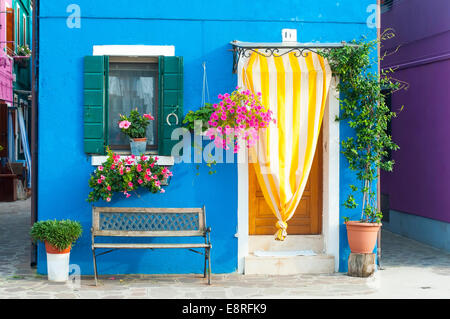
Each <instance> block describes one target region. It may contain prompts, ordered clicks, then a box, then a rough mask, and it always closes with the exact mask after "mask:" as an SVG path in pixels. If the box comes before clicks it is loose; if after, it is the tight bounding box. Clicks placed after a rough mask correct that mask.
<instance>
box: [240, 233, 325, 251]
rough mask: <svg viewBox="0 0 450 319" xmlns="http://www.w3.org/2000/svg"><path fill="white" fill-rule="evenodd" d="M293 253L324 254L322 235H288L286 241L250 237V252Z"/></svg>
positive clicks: (268, 237) (269, 236)
mask: <svg viewBox="0 0 450 319" xmlns="http://www.w3.org/2000/svg"><path fill="white" fill-rule="evenodd" d="M257 250H266V251H286V250H289V251H292V250H312V251H314V252H315V253H317V254H320V253H323V252H324V246H323V236H322V235H288V236H287V237H286V239H285V240H284V241H279V240H275V239H274V236H272V235H257V236H249V237H248V251H249V253H253V252H255V251H257Z"/></svg>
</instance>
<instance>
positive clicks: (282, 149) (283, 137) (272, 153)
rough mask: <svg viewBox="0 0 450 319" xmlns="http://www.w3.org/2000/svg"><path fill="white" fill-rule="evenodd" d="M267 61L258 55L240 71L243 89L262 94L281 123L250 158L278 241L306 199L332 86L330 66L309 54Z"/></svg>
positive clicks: (264, 134)
mask: <svg viewBox="0 0 450 319" xmlns="http://www.w3.org/2000/svg"><path fill="white" fill-rule="evenodd" d="M306 52H307V55H306V57H303V56H300V57H296V56H295V54H294V53H293V52H290V53H286V54H284V55H282V56H276V57H274V56H270V57H266V56H263V55H261V54H258V53H255V52H253V53H252V54H251V55H250V57H249V58H248V60H247V61H245V62H244V63H243V65H242V67H241V68H240V69H239V72H240V76H239V79H240V85H243V86H244V87H246V88H247V89H249V90H250V91H252V92H253V93H254V94H256V93H257V92H261V93H262V96H261V98H262V104H263V105H264V106H265V107H266V108H269V109H270V110H272V112H273V116H274V118H275V119H276V124H275V123H271V124H270V126H269V127H268V128H267V129H266V130H262V132H260V138H259V140H258V143H257V145H256V146H255V147H253V148H252V149H251V150H250V153H249V155H250V157H252V158H253V159H256V163H254V164H253V166H254V168H255V171H256V175H257V178H258V183H259V185H260V187H261V189H262V192H263V194H264V198H265V200H266V202H267V203H268V205H269V207H270V208H271V209H272V211H273V213H274V214H275V216H276V217H277V219H278V221H277V224H276V226H277V229H278V230H277V233H276V234H275V239H277V240H284V239H285V237H286V236H287V231H286V229H287V222H288V220H289V219H290V218H291V217H292V216H293V215H294V212H295V210H296V208H297V206H298V204H299V202H300V200H301V198H302V194H303V191H304V189H305V185H306V182H307V180H308V176H309V172H310V170H311V166H312V162H313V158H314V153H315V150H316V146H317V140H318V138H319V132H320V127H321V124H322V118H323V113H324V108H325V103H326V99H327V94H328V89H329V85H330V82H331V70H330V67H329V65H328V62H327V61H326V60H325V59H324V58H323V57H321V56H320V55H318V54H316V53H314V52H311V51H306Z"/></svg>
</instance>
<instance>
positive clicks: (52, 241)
mask: <svg viewBox="0 0 450 319" xmlns="http://www.w3.org/2000/svg"><path fill="white" fill-rule="evenodd" d="M81 233H82V227H81V224H80V223H79V222H77V221H73V220H69V219H65V220H56V219H55V220H42V221H38V222H35V223H34V224H33V226H32V227H31V231H30V235H31V238H32V239H33V241H35V242H36V241H42V242H44V244H45V250H46V252H47V273H48V279H49V280H50V281H58V282H62V281H67V280H68V278H69V258H70V250H71V247H72V246H73V243H74V242H75V241H76V240H77V239H78V238H79V237H80V236H81Z"/></svg>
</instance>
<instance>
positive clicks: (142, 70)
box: [108, 63, 157, 145]
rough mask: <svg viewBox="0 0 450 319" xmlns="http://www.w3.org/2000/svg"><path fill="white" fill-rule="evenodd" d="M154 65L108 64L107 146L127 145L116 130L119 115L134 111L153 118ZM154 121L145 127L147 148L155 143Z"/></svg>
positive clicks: (154, 113) (154, 110) (125, 139)
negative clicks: (150, 115) (136, 110)
mask: <svg viewBox="0 0 450 319" xmlns="http://www.w3.org/2000/svg"><path fill="white" fill-rule="evenodd" d="M156 77H157V73H156V66H155V65H152V64H144V63H111V64H110V70H109V123H108V124H109V144H110V145H129V139H128V137H127V136H125V135H124V134H123V133H122V132H121V131H120V129H119V127H118V125H117V123H118V121H119V114H126V115H128V114H129V113H130V111H131V110H132V109H135V108H137V109H138V111H139V112H140V113H141V114H144V113H148V114H152V115H153V116H155V118H156V109H155V108H156V99H155V97H156V92H155V89H156V86H155V81H156ZM155 124H156V123H155V121H150V125H149V126H148V127H147V145H155V144H156V125H155Z"/></svg>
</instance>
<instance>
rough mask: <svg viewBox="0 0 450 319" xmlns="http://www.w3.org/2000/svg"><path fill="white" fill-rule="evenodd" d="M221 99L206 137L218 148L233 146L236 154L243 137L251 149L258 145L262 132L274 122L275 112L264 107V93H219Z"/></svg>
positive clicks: (248, 91) (216, 105)
mask: <svg viewBox="0 0 450 319" xmlns="http://www.w3.org/2000/svg"><path fill="white" fill-rule="evenodd" d="M218 98H219V99H220V100H221V101H220V102H219V103H218V104H214V105H213V107H214V109H215V111H214V112H213V113H212V114H211V117H210V119H209V121H208V124H209V126H210V128H209V129H208V131H207V132H206V135H207V136H209V137H210V139H211V140H214V144H215V146H216V147H218V148H224V149H229V145H230V144H232V145H233V151H234V153H237V152H238V150H239V143H238V142H239V139H240V138H243V139H244V140H245V141H246V143H247V147H249V148H250V147H252V146H253V145H255V144H256V140H257V139H258V138H259V134H258V132H259V130H260V129H265V128H266V127H268V126H269V124H270V122H271V121H273V122H274V123H275V119H272V111H270V110H267V109H266V107H264V106H263V105H262V104H261V93H259V92H258V93H257V94H256V95H255V94H253V93H252V92H250V90H240V89H239V87H236V90H235V91H233V92H232V93H231V94H228V93H225V94H223V95H222V94H219V95H218Z"/></svg>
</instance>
